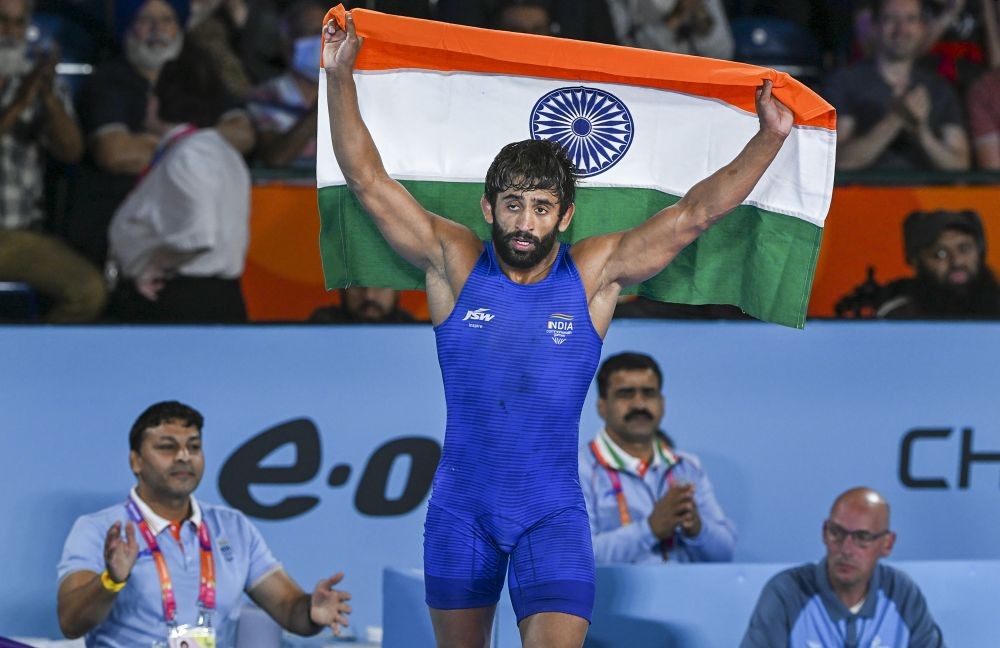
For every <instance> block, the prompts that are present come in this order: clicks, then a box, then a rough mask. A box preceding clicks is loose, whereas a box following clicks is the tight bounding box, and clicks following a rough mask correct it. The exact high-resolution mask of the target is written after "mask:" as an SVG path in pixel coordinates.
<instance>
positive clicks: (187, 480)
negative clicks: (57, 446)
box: [57, 401, 351, 648]
mask: <svg viewBox="0 0 1000 648" xmlns="http://www.w3.org/2000/svg"><path fill="white" fill-rule="evenodd" d="M203 424H204V419H203V417H202V415H201V414H200V413H199V412H198V411H197V410H195V409H193V408H191V407H189V406H187V405H184V404H183V403H178V402H177V401H165V402H161V403H156V404H154V405H151V406H150V407H148V408H147V409H146V410H145V411H144V412H143V413H142V414H140V415H139V417H138V418H137V419H136V421H135V423H134V424H133V425H132V429H131V431H130V432H129V448H130V452H129V466H130V468H131V469H132V472H133V473H134V474H135V476H136V485H135V487H133V488H132V490H131V492H130V493H129V494H128V496H127V497H126V498H125V501H124V503H119V504H115V505H114V506H110V507H108V508H106V509H104V510H102V511H98V512H97V513H92V514H90V515H84V516H82V517H80V518H78V519H77V521H76V523H75V524H74V525H73V529H72V530H71V531H70V533H69V537H68V538H67V539H66V544H65V547H64V548H63V555H62V560H61V561H60V563H59V593H58V609H57V611H58V615H59V627H60V628H61V629H62V631H63V634H65V635H66V636H67V637H70V638H76V637H80V636H83V635H86V636H87V645H88V646H151V645H166V644H167V641H168V639H170V640H171V643H170V645H179V642H181V641H182V640H184V639H187V640H190V642H191V644H192V645H212V646H218V647H219V648H233V647H234V646H235V640H236V626H237V623H238V621H239V615H240V608H241V607H242V605H243V595H244V593H246V594H247V595H249V597H250V598H251V599H253V601H254V602H255V603H256V604H257V605H258V606H260V607H261V608H262V609H263V610H264V611H265V612H267V613H268V614H269V615H270V616H271V617H272V618H273V619H274V620H275V621H276V622H277V623H278V624H279V625H281V626H282V627H283V628H284V629H286V630H288V631H289V632H293V633H295V634H299V635H314V634H316V633H318V632H320V631H321V630H322V629H323V627H324V626H330V627H331V628H332V629H333V632H334V634H340V629H341V627H343V626H346V625H347V623H348V621H347V615H348V614H349V613H350V611H351V606H350V604H349V603H347V601H348V600H349V599H350V598H351V596H350V594H348V593H347V592H342V591H339V590H336V589H333V587H334V585H336V584H337V583H339V582H340V581H341V579H342V578H343V576H344V575H343V573H337V574H334V575H333V576H332V577H330V578H326V579H323V580H321V581H320V582H319V583H318V584H317V585H316V589H315V590H313V592H312V593H311V594H307V593H305V592H303V591H302V590H301V589H300V588H299V586H298V585H297V584H296V583H295V581H293V580H292V579H291V577H290V576H289V575H288V574H287V573H286V572H285V571H284V569H283V568H282V566H281V563H279V562H278V561H277V560H276V559H275V558H274V556H273V555H272V554H271V551H270V549H268V547H267V543H266V542H265V541H264V538H263V537H262V536H261V534H260V532H259V531H257V529H256V528H255V527H254V526H253V525H252V524H250V522H249V521H248V520H247V519H246V517H245V516H244V515H243V514H242V513H240V512H239V511H236V510H233V509H230V508H227V507H224V506H215V505H212V504H208V503H206V502H202V501H199V500H197V499H195V498H194V496H193V493H194V491H195V489H196V488H197V487H198V483H199V482H200V481H201V477H202V474H203V473H204V470H205V456H204V454H203V452H202V434H201V432H202V427H203ZM209 636H211V637H214V641H212V642H211V644H209V643H208V642H207V641H206V642H205V643H201V642H199V641H198V639H202V640H203V641H204V640H205V639H206V637H209Z"/></svg>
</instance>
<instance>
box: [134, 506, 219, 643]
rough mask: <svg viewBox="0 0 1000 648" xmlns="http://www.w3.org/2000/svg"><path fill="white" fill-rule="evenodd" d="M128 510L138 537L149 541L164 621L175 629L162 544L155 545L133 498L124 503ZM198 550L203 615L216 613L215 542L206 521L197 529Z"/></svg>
mask: <svg viewBox="0 0 1000 648" xmlns="http://www.w3.org/2000/svg"><path fill="white" fill-rule="evenodd" d="M125 508H126V509H127V510H128V515H129V517H130V518H132V521H133V522H135V525H136V526H137V527H139V533H141V534H142V537H143V539H144V540H145V541H146V546H148V547H149V551H150V553H151V554H152V555H153V561H154V562H155V563H156V572H157V574H158V575H159V577H160V593H161V596H162V598H163V618H164V619H165V620H166V621H167V624H169V625H175V624H176V623H177V598H176V597H175V596H174V586H173V582H172V581H171V579H170V571H169V570H168V569H167V561H166V559H165V558H164V557H163V551H162V550H161V549H160V544H159V543H158V542H157V541H156V536H155V535H153V530H152V529H150V528H149V523H148V522H146V519H145V518H144V517H142V513H141V512H140V511H139V506H138V505H137V504H136V503H135V501H133V500H132V498H131V497H129V498H128V499H127V500H126V501H125ZM198 547H199V550H200V552H199V553H200V554H201V555H200V558H201V582H200V584H199V586H198V605H199V607H200V608H201V609H202V610H203V611H204V610H214V609H215V560H214V559H213V558H212V539H211V537H210V536H209V534H208V525H206V524H205V520H204V519H202V521H201V524H199V525H198Z"/></svg>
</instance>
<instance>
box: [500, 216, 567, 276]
mask: <svg viewBox="0 0 1000 648" xmlns="http://www.w3.org/2000/svg"><path fill="white" fill-rule="evenodd" d="M558 229H559V228H558V227H553V228H552V231H551V232H549V233H548V234H546V235H545V236H544V237H543V238H538V237H537V236H534V235H533V234H528V233H527V232H517V231H514V232H509V233H507V234H504V232H503V230H501V229H500V224H499V223H498V222H497V220H496V218H494V219H493V248H494V249H495V250H496V251H497V254H499V255H500V258H501V259H503V262H504V263H506V264H507V265H509V266H511V267H513V268H517V269H519V270H527V269H528V268H534V267H535V266H536V265H538V264H539V263H541V261H542V259H544V258H545V257H547V256H548V255H549V252H551V251H552V248H553V246H554V245H555V244H556V233H557V232H558ZM514 239H519V240H523V241H531V242H532V243H533V244H534V247H533V248H532V249H531V250H529V251H527V252H521V251H520V250H517V249H515V248H514V246H513V245H512V244H511V242H512V241H513V240H514Z"/></svg>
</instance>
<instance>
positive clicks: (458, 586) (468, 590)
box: [424, 242, 602, 622]
mask: <svg viewBox="0 0 1000 648" xmlns="http://www.w3.org/2000/svg"><path fill="white" fill-rule="evenodd" d="M435 333H436V336H437V348H438V360H439V362H440V364H441V374H442V376H443V378H444V391H445V399H446V401H447V406H448V425H447V430H446V433H445V440H444V448H443V452H442V455H441V462H440V464H439V465H438V469H437V474H436V475H435V476H434V488H433V492H432V494H431V499H430V503H429V506H428V512H427V520H426V522H425V524H424V579H425V582H426V588H427V604H428V605H429V606H430V607H432V608H437V609H463V608H475V607H486V606H490V605H494V604H496V602H497V601H498V600H499V598H500V591H501V589H502V588H503V580H504V576H505V575H507V574H508V569H507V566H508V561H509V562H510V570H509V586H510V595H511V600H512V602H513V604H514V612H515V613H516V614H517V620H518V622H520V621H521V619H523V618H525V617H527V616H530V615H532V614H536V613H538V612H565V613H568V614H573V615H576V616H580V617H583V618H585V619H587V620H588V621H589V620H590V615H591V611H592V609H593V605H594V552H593V548H592V546H591V539H590V525H589V523H588V521H587V510H586V507H585V505H584V500H583V494H582V492H581V490H580V481H579V475H578V472H577V445H578V435H579V426H580V411H581V409H582V408H583V401H584V398H585V397H586V395H587V389H588V388H589V387H590V383H591V380H592V379H593V377H594V372H595V371H596V370H597V364H598V361H599V360H600V355H601V345H602V340H601V337H600V336H599V335H598V334H597V331H596V330H595V329H594V327H593V325H592V324H591V321H590V313H589V310H588V307H587V297H586V294H585V292H584V289H583V283H582V282H581V280H580V275H579V273H578V272H577V269H576V266H575V265H574V263H573V260H572V259H571V258H570V255H569V246H568V245H560V247H559V252H558V256H557V258H556V261H555V264H554V265H553V267H552V270H551V271H550V272H549V275H548V276H547V277H546V278H545V279H543V280H542V281H540V282H538V283H534V284H528V285H521V284H517V283H514V282H513V281H511V280H510V279H509V278H508V277H507V276H506V275H505V274H504V273H503V271H502V270H501V269H500V267H499V265H498V263H497V260H496V256H495V252H494V250H493V246H492V244H491V243H489V242H487V243H486V245H485V249H484V251H483V253H482V255H481V256H480V257H479V260H478V261H477V262H476V266H475V268H474V269H473V270H472V274H471V275H470V276H469V279H468V281H466V283H465V286H464V288H463V289H462V292H461V294H460V295H459V297H458V303H456V304H455V310H454V311H452V313H451V315H450V316H449V317H448V319H447V320H445V321H444V322H443V323H441V324H440V325H439V326H437V327H436V328H435Z"/></svg>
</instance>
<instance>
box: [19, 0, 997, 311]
mask: <svg viewBox="0 0 1000 648" xmlns="http://www.w3.org/2000/svg"><path fill="white" fill-rule="evenodd" d="M330 4H331V3H330V2H329V1H327V2H322V1H320V0H291V1H289V0H192V1H188V0H37V1H36V2H34V3H32V2H31V1H30V0H0V321H6V322H243V321H247V320H248V319H250V320H259V319H285V320H294V321H306V320H308V321H312V322H318V323H334V322H372V321H385V322H411V321H414V320H417V321H419V320H423V319H425V318H426V308H425V306H424V305H423V304H422V303H421V299H422V297H421V295H419V294H415V293H407V294H403V295H400V294H398V293H396V292H395V291H392V290H387V289H374V288H372V289H369V288H354V289H349V290H347V291H339V292H333V293H330V296H329V297H328V298H327V297H324V298H323V299H322V302H321V303H317V304H315V306H316V309H315V310H314V312H312V313H311V315H310V314H302V315H301V316H299V315H295V316H292V315H285V316H281V315H278V316H274V315H271V316H269V317H267V316H265V317H255V316H254V313H253V312H252V311H253V310H254V309H253V308H251V309H249V310H248V304H247V301H248V300H247V294H248V291H251V290H252V291H253V292H254V294H255V295H263V297H262V298H260V299H263V300H264V301H271V302H274V303H280V302H281V301H282V300H283V299H285V298H286V295H283V294H282V292H281V287H280V282H278V283H275V282H274V281H271V284H268V283H267V281H269V280H271V279H273V277H272V278H271V279H267V278H264V279H262V278H261V275H259V274H258V275H255V278H254V279H253V280H252V281H253V284H254V285H253V286H252V288H248V279H247V277H246V276H244V273H245V270H246V260H247V254H248V250H251V251H252V249H253V248H251V246H257V249H258V254H259V255H263V256H267V250H265V252H260V251H259V250H260V249H262V248H261V246H263V247H264V248H267V247H268V246H270V247H269V250H270V252H271V253H272V255H273V256H277V255H279V254H285V255H286V256H294V255H309V254H310V250H312V249H315V248H311V247H308V246H305V247H303V248H302V249H298V250H291V254H289V250H286V249H283V248H282V241H281V240H280V237H275V238H270V237H261V236H260V232H262V231H264V232H267V231H273V229H272V230H266V229H261V228H262V227H264V225H263V223H271V227H272V228H280V227H281V226H280V225H278V223H280V222H281V220H282V219H284V220H285V223H286V224H287V223H288V222H290V221H291V220H292V219H295V218H299V219H301V218H306V219H308V220H309V222H310V223H315V200H314V193H313V194H312V196H311V198H312V203H311V204H312V207H311V211H310V208H309V207H308V205H309V196H307V197H306V199H305V200H302V199H301V197H299V198H296V199H295V200H284V199H283V198H282V196H281V195H279V196H278V197H277V199H275V197H274V196H271V197H267V196H264V195H263V194H258V193H257V189H258V188H260V187H264V186H267V185H269V184H275V183H277V184H280V185H282V186H286V187H287V186H290V187H296V186H298V188H299V189H300V190H304V191H308V188H309V187H312V186H313V184H312V183H313V178H314V176H313V167H314V165H315V150H316V120H317V85H318V84H317V69H316V68H317V61H318V60H319V57H320V40H319V38H318V34H319V30H320V25H321V22H322V18H323V16H324V14H325V12H326V10H327V9H328V8H329V5H330ZM344 4H345V5H346V6H347V7H348V8H366V9H373V10H377V11H382V12H387V13H393V14H398V15H404V16H410V17H417V18H431V19H437V20H442V21H448V22H453V23H459V24H465V25H471V26H476V27H484V28H489V29H502V30H511V31H522V32H530V33H535V34H547V35H552V36H556V37H561V38H574V39H583V40H591V41H597V42H603V43H612V44H620V45H626V46H632V47H642V48H650V49H658V50H664V51H672V52H679V53H685V54H693V55H701V56H709V57H713V58H719V59H729V60H734V61H740V62H747V63H753V64H759V65H764V66H768V67H773V68H776V69H778V70H782V71H786V72H788V73H789V74H791V75H793V76H794V77H796V78H797V79H799V80H801V81H802V82H804V83H805V84H807V85H809V86H810V87H812V88H813V89H815V90H816V91H817V92H819V93H820V94H821V95H822V96H823V97H824V98H826V99H827V100H828V101H829V102H831V103H832V104H833V105H834V106H835V107H836V108H837V110H838V139H839V142H838V159H837V168H838V184H844V183H845V178H846V179H847V181H851V182H856V181H858V179H859V178H861V179H862V180H863V181H864V182H865V183H866V184H872V183H874V184H876V185H877V184H879V183H888V184H898V183H899V182H900V178H903V180H902V182H904V183H905V184H917V185H919V184H923V183H926V182H932V183H933V184H937V185H941V184H944V185H949V186H967V185H975V186H977V187H982V186H984V185H985V186H991V185H995V184H996V183H997V179H998V177H1000V176H997V175H995V172H997V171H998V170H1000V21H998V2H997V0H929V1H922V0H881V1H876V0H437V1H436V2H432V1H430V0H368V1H366V2H345V3H344ZM483 37H484V38H488V37H489V34H488V32H484V35H483ZM900 174H902V175H900ZM920 174H925V175H920ZM926 174H932V175H931V176H930V177H931V178H932V180H930V181H928V180H926V178H927V177H928V176H927V175H926ZM300 193H301V192H300ZM284 196H285V197H287V196H288V194H284ZM835 202H836V198H835ZM952 202H954V201H952ZM959 202H961V200H960V197H959ZM302 205H306V206H307V207H304V208H300V206H302ZM870 216H871V218H872V219H873V221H874V219H876V218H878V217H879V216H881V214H879V213H872V214H870ZM904 217H905V221H902V219H903V218H904ZM895 218H896V220H895V224H894V226H893V230H892V231H886V230H885V229H884V228H883V229H877V228H874V227H873V229H872V233H871V236H872V237H876V236H879V237H883V238H886V237H888V238H891V239H892V243H891V245H893V246H895V247H896V249H899V248H902V249H903V251H904V254H905V261H906V263H907V264H908V265H909V266H910V269H911V275H912V276H908V277H902V278H901V279H899V280H897V281H893V282H889V283H885V284H882V283H880V282H879V281H880V280H884V279H886V277H879V278H878V279H876V277H875V276H874V271H873V270H869V272H868V277H867V280H865V277H864V276H852V277H851V278H850V281H851V282H852V285H853V284H854V283H858V285H857V287H856V288H855V289H853V290H850V291H846V292H845V294H844V295H843V296H842V298H841V299H840V300H839V301H838V303H837V305H836V311H835V314H836V315H837V316H842V317H932V318H937V317H947V318H959V319H964V318H978V319H982V318H996V317H1000V291H998V289H997V285H996V282H995V280H994V279H993V276H992V273H991V272H990V270H989V268H988V264H987V256H986V250H987V245H986V239H987V238H988V232H989V229H990V227H991V225H990V223H991V222H992V221H994V220H996V219H997V218H998V216H997V214H996V213H981V211H980V210H976V209H972V208H966V209H959V208H956V207H955V205H938V206H935V208H934V209H914V210H912V213H904V214H895ZM900 222H902V225H903V226H902V228H901V229H900V228H899V223H900ZM984 223H985V226H984ZM828 225H830V226H833V227H835V226H836V223H835V222H832V223H828ZM251 234H253V236H251ZM285 244H286V247H288V242H287V241H285ZM315 256H316V257H317V258H318V254H316V255H315ZM317 263H318V261H317ZM862 280H864V281H862ZM316 281H319V278H318V277H317V278H316ZM859 282H860V283H859ZM258 310H260V311H267V309H266V308H259V309H258ZM272 310H273V311H274V312H278V313H280V312H281V310H280V309H272ZM619 311H620V312H619V313H618V314H617V315H618V316H622V317H684V318H690V317H697V318H705V317H709V318H714V317H726V318H740V317H742V314H741V313H740V312H739V310H738V309H735V308H733V307H724V306H714V305H706V306H698V307H690V306H678V305H670V304H659V303H655V302H647V301H645V300H641V299H639V300H637V299H633V298H629V299H625V300H623V302H622V304H621V306H620V308H619Z"/></svg>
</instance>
